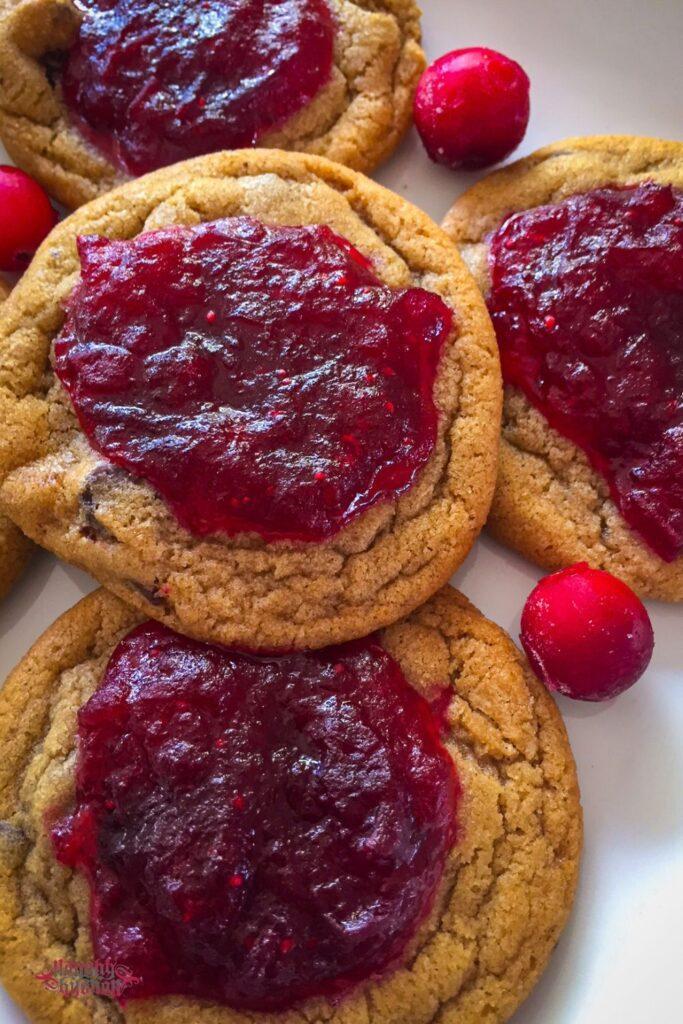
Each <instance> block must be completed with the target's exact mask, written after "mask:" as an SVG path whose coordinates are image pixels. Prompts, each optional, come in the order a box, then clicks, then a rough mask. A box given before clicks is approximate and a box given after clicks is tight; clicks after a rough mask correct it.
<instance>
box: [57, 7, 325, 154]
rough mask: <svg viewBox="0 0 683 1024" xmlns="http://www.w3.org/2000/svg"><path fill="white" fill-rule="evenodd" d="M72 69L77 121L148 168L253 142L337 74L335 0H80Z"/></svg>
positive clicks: (68, 81)
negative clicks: (334, 66) (330, 0)
mask: <svg viewBox="0 0 683 1024" xmlns="http://www.w3.org/2000/svg"><path fill="white" fill-rule="evenodd" d="M78 7H79V9H80V10H81V11H82V15H83V20H82V23H81V26H80V29H79V32H78V36H77V39H76V41H75V43H74V45H73V47H72V48H71V50H70V52H69V54H68V57H67V61H66V65H65V68H64V72H63V75H62V89H63V94H64V99H65V101H66V104H67V107H68V109H69V111H70V113H71V114H72V116H73V118H74V120H75V122H76V124H77V125H78V126H79V127H82V128H84V129H85V134H86V136H87V137H88V138H90V140H91V141H92V142H94V143H95V144H96V145H98V146H99V147H100V148H101V149H103V150H104V152H105V153H106V154H107V156H108V157H109V158H110V159H112V160H113V161H114V162H115V163H117V164H119V165H120V166H122V167H123V168H124V169H125V170H127V171H128V172H130V173H131V174H144V173H145V172H146V171H151V170H154V169H155V168H156V167H161V166H163V165H165V164H172V163H175V162H176V161H177V160H184V159H186V158H187V157H191V156H199V155H201V154H202V153H213V152H216V151H217V150H220V149H236V148H239V147H240V146H253V145H255V144H256V143H257V142H258V141H259V139H260V138H261V137H262V136H263V135H264V134H265V133H266V132H269V131H272V130H273V129H275V128H278V127H280V126H281V125H282V124H283V123H284V122H285V121H287V120H288V119H289V118H291V117H292V116H293V115H294V114H296V113H298V111H299V110H301V109H302V108H303V107H305V106H306V105H307V104H308V103H309V102H310V100H311V99H312V98H313V97H314V96H315V95H316V93H317V92H318V91H319V90H320V89H321V87H322V86H324V85H325V84H326V83H327V81H328V79H329V77H330V74H331V70H332V52H333V45H334V35H335V26H334V20H333V17H332V14H331V11H330V9H329V7H328V5H327V2H326V0H193V2H191V3H188V2H183V0H78Z"/></svg>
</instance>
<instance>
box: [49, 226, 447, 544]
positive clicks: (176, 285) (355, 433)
mask: <svg viewBox="0 0 683 1024" xmlns="http://www.w3.org/2000/svg"><path fill="white" fill-rule="evenodd" d="M79 249H80V255H81V267H82V280H81V283H80V284H78V285H77V286H76V288H75V289H74V291H73V293H72V295H71V298H70V300H69V305H68V313H67V319H66V324H65V327H64V329H63V331H62V333H61V334H60V335H59V337H58V338H57V340H56V342H55V365H56V370H57V373H58V375H59V377H60V379H61V381H62V382H63V383H64V385H65V386H66V388H67V390H68V391H69V394H70V396H71V400H72V402H73V404H74V407H75V409H76V412H77V414H78V417H79V419H80V422H81V425H82V427H83V430H84V431H85V433H86V434H87V436H88V438H89V440H90V442H91V444H92V445H93V446H94V447H95V448H96V449H97V450H98V451H100V452H102V453H103V454H104V455H106V456H107V457H108V458H109V459H110V460H111V461H112V462H115V463H116V464H117V465H119V466H122V467H123V468H125V469H127V470H128V471H129V472H131V473H132V474H133V475H135V476H138V477H142V478H143V479H145V480H147V481H148V482H149V483H150V484H151V485H152V486H153V487H155V488H156V490H157V491H158V492H159V493H160V494H161V495H162V497H164V498H165V499H166V501H167V502H168V504H169V505H170V507H171V508H172V510H173V512H174V513H175V515H176V517H177V518H178V520H179V521H180V523H181V524H182V525H183V526H185V527H186V529H188V530H191V531H192V532H193V533H195V534H198V535H203V534H207V533H214V532H218V531H220V532H223V533H227V534H235V533H238V532H243V531H255V532H257V533H259V534H260V535H261V536H262V537H264V538H266V539H268V540H276V539H283V538H291V539H298V540H310V541H318V540H323V539H325V538H327V537H330V536H332V535H333V534H335V533H336V532H337V531H338V530H340V529H341V528H342V527H343V526H344V525H345V524H347V523H348V522H350V521H351V520H352V519H353V518H355V517H356V516H358V515H359V514H360V513H361V512H363V511H365V510H366V509H368V508H370V507H371V506H373V505H375V504H376V503H377V502H380V501H385V500H389V499H391V498H393V497H395V496H396V495H398V494H400V493H401V492H403V491H405V490H406V488H408V487H409V486H410V484H411V483H412V482H413V480H414V479H415V476H416V474H417V473H418V472H419V470H420V469H422V467H423V466H424V465H425V463H426V462H427V460H428V459H429V457H430V455H431V453H432V451H433V449H434V444H435V439H436V425H437V412H436V408H435V405H434V399H433V390H434V381H435V377H436V371H437V365H438V361H439V356H440V352H441V347H442V344H443V342H444V340H445V339H446V338H447V337H448V334H449V332H450V330H451V326H452V312H451V310H450V309H449V307H448V306H446V305H445V304H444V302H443V301H442V300H441V299H440V298H439V296H438V295H435V294H433V293H431V292H427V291H424V290H422V289H421V288H409V289H393V288H390V287H388V286H387V285H384V284H382V283H381V281H379V279H378V278H377V277H376V275H375V274H374V273H373V271H372V269H371V267H370V264H369V262H368V260H366V259H365V258H364V257H363V256H362V255H361V253H360V252H358V251H357V250H356V249H354V248H353V246H351V245H350V244H349V243H348V242H347V241H346V240H345V239H343V238H341V237H340V236H339V235H335V234H334V233H333V232H332V231H331V230H330V229H329V228H327V227H321V226H315V227H273V226H266V225H264V224H261V223H260V222H258V221H255V220H252V219H250V218H247V217H237V218H231V219H226V220H221V221H215V222H213V223H209V224H202V225H200V226H198V227H194V228H178V227H174V228H169V229H164V230H161V231H155V232H149V233H148V234H144V235H140V236H138V237H137V238H135V239H133V240H132V241H125V242H111V241H108V240H107V239H105V238H86V239H81V240H80V243H79ZM209 481H210V486H207V483H208V482H209Z"/></svg>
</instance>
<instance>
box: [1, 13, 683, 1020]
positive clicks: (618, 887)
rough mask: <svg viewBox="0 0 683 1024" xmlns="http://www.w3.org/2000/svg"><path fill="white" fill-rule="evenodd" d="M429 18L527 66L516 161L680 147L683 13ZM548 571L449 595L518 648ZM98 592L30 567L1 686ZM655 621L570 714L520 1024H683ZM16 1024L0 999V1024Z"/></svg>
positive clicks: (530, 571)
mask: <svg viewBox="0 0 683 1024" xmlns="http://www.w3.org/2000/svg"><path fill="white" fill-rule="evenodd" d="M422 6H423V8H424V19H423V27H424V40H425V47H426V50H427V54H428V56H429V58H430V60H431V59H433V58H435V57H437V56H439V55H441V54H442V53H444V52H445V51H446V50H449V49H454V48H456V47H461V46H470V45H483V46H490V47H493V48H495V49H500V50H502V51H503V52H505V53H507V54H508V55H509V56H511V57H514V58H515V59H517V60H519V61H520V63H521V64H522V65H523V66H524V68H525V69H526V71H527V73H528V74H529V76H530V78H531V84H532V114H531V122H530V126H529V132H528V134H527V137H526V139H525V140H524V142H523V144H522V146H521V147H520V150H519V153H518V155H524V154H525V153H527V152H529V151H531V150H532V149H535V148H537V147H538V146H539V145H541V144H543V143H546V142H550V141H553V140H555V139H559V138H562V137H563V136H567V135H573V134H576V135H579V134H583V135H586V134H591V133H609V132H613V133H633V134H642V135H660V136H663V137H665V138H679V139H680V138H683V124H682V123H681V121H682V113H683V101H682V96H683V60H682V57H681V52H682V44H683V0H649V2H648V0H571V2H567V0H506V2H505V0H422ZM0 157H2V158H3V159H4V154H3V153H2V151H1V150H0ZM377 177H378V178H379V179H380V181H382V182H383V183H384V184H386V185H388V186H389V187H390V188H393V189H394V190H396V191H398V192H399V193H401V194H403V195H405V196H407V197H408V198H409V199H411V200H412V201H413V202H415V203H417V204H418V205H419V206H422V207H423V208H424V209H425V210H426V211H427V212H428V213H430V214H431V215H432V216H433V217H434V218H435V219H437V220H440V219H441V217H442V216H443V215H444V214H445V212H446V210H447V209H448V207H449V205H450V203H451V202H452V200H453V198H454V197H455V196H456V195H457V194H458V193H459V192H460V191H462V190H463V189H464V188H465V187H466V186H467V185H468V184H469V183H470V182H471V181H472V180H474V179H473V177H472V176H467V175H456V174H453V173H452V172H449V171H446V170H444V169H442V168H437V167H435V166H434V165H432V164H430V163H429V161H428V160H427V158H426V156H425V155H424V153H423V151H422V149H421V146H420V144H419V142H418V140H417V138H416V137H415V135H414V133H413V135H411V137H410V138H409V139H408V140H407V141H406V143H405V144H404V145H403V147H402V148H401V150H400V151H399V152H398V153H397V154H396V155H395V156H394V158H393V159H392V161H391V162H390V163H388V164H387V165H385V166H384V167H383V168H382V169H381V171H380V172H379V174H378V175H377ZM539 575H540V573H539V572H538V571H537V570H536V569H535V568H534V567H533V566H531V565H529V564H527V563H525V562H524V561H523V560H522V559H520V558H518V557H516V556H515V555H512V554H510V553H508V552H506V551H504V550H503V549H501V548H500V547H498V546H497V545H496V544H495V543H494V542H493V541H492V540H491V539H489V538H487V537H484V538H483V539H482V540H481V541H480V542H479V544H478V546H477V547H476V548H475V550H474V551H473V552H472V553H471V555H470V557H469V559H468V560H467V562H466V564H465V565H464V566H463V568H462V569H461V570H460V572H459V573H458V574H457V575H456V576H455V578H454V583H455V584H456V585H457V586H458V587H460V588H461V589H462V590H463V591H464V592H465V593H466V594H467V596H468V597H470V598H471V599H472V600H473V601H474V602H475V603H476V604H477V605H478V606H479V607H480V608H481V609H482V610H483V611H484V612H485V613H486V614H487V615H488V616H489V617H490V618H492V619H495V620H496V621H497V622H499V623H500V624H501V625H502V626H504V627H505V628H506V629H508V630H510V631H511V632H512V634H513V636H515V637H516V636H517V632H518V620H519V613H520V611H521V608H522V605H523V603H524V600H525V598H526V596H527V594H528V592H529V590H530V589H531V587H532V586H533V584H534V582H535V580H536V579H537V578H538V577H539ZM92 587H93V584H92V582H91V581H90V580H89V578H88V577H87V576H85V575H84V574H83V573H81V572H79V571H78V570H76V569H72V568H70V567H68V566H64V565H58V564H57V563H56V561H55V560H54V559H53V558H52V557H51V556H49V555H47V554H45V553H41V554H40V555H38V556H37V557H36V558H35V559H34V561H33V562H32V564H31V566H30V568H29V571H28V572H27V573H26V575H25V576H24V578H23V580H22V581H21V582H20V583H19V584H18V585H17V587H16V589H15V590H14V591H13V593H12V595H11V596H10V598H9V599H8V600H7V601H6V602H5V604H4V605H3V606H2V607H1V608H0V678H2V677H3V676H4V674H5V673H6V672H7V671H9V669H10V668H12V666H13V665H14V664H15V663H16V662H17V660H18V659H19V658H20V657H21V656H22V655H23V654H24V653H25V652H26V650H27V649H28V647H29V646H30V644H31V643H32V642H33V641H34V640H35V639H36V638H37V637H38V636H39V634H40V633H41V632H42V631H43V629H45V628H46V627H47V626H48V625H49V624H50V623H51V622H52V621H53V619H54V618H55V617H56V616H57V615H59V614H60V613H61V612H62V611H64V610H66V609H67V608H69V607H70V606H71V605H72V604H73V603H74V602H75V601H76V600H77V599H78V598H80V597H81V596H82V595H83V594H85V593H87V592H88V590H90V589H92ZM649 610H650V613H651V615H652V619H653V623H654V627H655V636H656V647H655V655H654V659H653V662H652V665H651V668H650V670H649V671H648V673H647V675H646V676H645V677H644V678H643V679H642V680H641V681H640V683H639V684H637V686H636V687H635V688H634V689H633V690H631V691H630V692H628V693H626V694H625V695H623V696H622V697H620V698H619V699H618V700H617V701H615V702H613V703H611V704H606V705H598V706H592V705H585V706H582V705H578V704H572V703H571V702H569V701H562V712H563V714H564V716H565V721H566V723H567V727H568V729H569V733H570V737H571V740H572V744H573V748H574V752H575V754H576V759H577V762H578V766H579V775H580V781H581V787H582V794H583V805H584V811H585V826H586V848H585V856H584V862H583V871H582V878H581V884H580V889H579V894H578V899H577V903H576V907H575V911H574V914H573V917H572V920H571V922H570V924H569V926H568V928H567V930H566V931H565V933H564V935H563V937H562V939H561V940H560V943H559V946H558V948H557V950H556V952H555V954H554V956H553V958H552V960H551V962H550V966H549V967H548V970H547V971H546V974H545V975H544V977H543V979H542V981H541V983H540V984H539V986H538V987H537V989H536V991H535V992H534V993H533V995H532V996H531V998H530V999H529V1000H528V1001H527V1003H526V1004H525V1005H524V1006H523V1007H522V1009H521V1010H519V1011H518V1013H517V1014H516V1016H515V1018H514V1024H650V1022H656V1024H681V1022H683V978H682V975H683V639H682V633H683V628H682V627H683V615H682V612H681V607H680V606H679V607H678V608H675V607H667V606H665V605H660V604H656V603H651V604H650V606H649ZM24 1019H25V1018H24V1017H23V1015H22V1014H21V1013H19V1012H18V1011H17V1010H16V1008H14V1007H13V1005H12V1004H11V1003H10V1001H9V999H8V998H7V997H6V996H4V994H3V993H2V991H0V1024H19V1022H22V1021H24ZM188 1024H191V1022H188Z"/></svg>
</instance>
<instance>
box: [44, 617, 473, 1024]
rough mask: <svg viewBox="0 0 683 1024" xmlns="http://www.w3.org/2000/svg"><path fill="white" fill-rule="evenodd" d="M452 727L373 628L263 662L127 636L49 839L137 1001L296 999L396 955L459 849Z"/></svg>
mask: <svg viewBox="0 0 683 1024" xmlns="http://www.w3.org/2000/svg"><path fill="white" fill-rule="evenodd" d="M340 667H341V671H339V668H340ZM440 725H441V722H440V721H439V719H438V718H437V717H436V716H435V715H434V713H433V712H432V710H431V708H430V705H429V704H428V702H427V701H426V700H425V699H424V698H423V697H421V696H420V695H419V694H418V693H417V691H416V690H414V689H413V687H412V686H410V684H409V683H408V682H407V681H406V679H405V678H404V676H403V674H402V673H401V670H400V668H399V666H398V664H397V663H396V662H395V661H394V660H393V659H392V658H391V657H390V656H389V655H388V654H387V652H386V651H385V650H384V649H383V648H382V647H381V646H380V644H379V643H378V642H377V641H376V640H374V639H368V640H362V641H357V642H355V643H351V644H345V645H344V646H340V647H336V648H329V649H327V650H322V651H313V652H308V653H296V654H287V655H279V656H269V657H255V656H252V655H248V654H244V653H237V652H235V651H229V650H226V649H224V648H218V647H212V646H209V645H205V644H200V643H196V642H195V641H192V640H188V639H186V638H185V637H181V636H179V635H178V634H177V633H173V632H171V631H170V630H168V629H166V628H165V627H163V626H160V625H158V624H156V623H148V624H145V625H142V626H139V627H138V628H137V629H135V630H134V631H133V632H132V633H129V634H128V636H127V637H125V638H124V639H123V640H122V641H121V643H120V644H119V646H118V648H117V649H116V651H115V652H114V654H113V655H112V657H111V660H110V662H109V665H108V666H107V669H106V671H105V674H104V678H103V680H102V683H101V685H100V687H99V689H98V690H97V691H96V692H95V694H94V695H93V696H92V697H91V699H90V700H89V701H88V703H87V704H86V705H85V706H84V707H83V708H82V709H81V711H80V713H79V727H78V736H79V761H78V768H77V774H76V807H75V808H74V811H73V813H72V814H71V815H70V816H68V817H67V818H66V819H65V820H63V821H61V822H59V823H58V824H57V825H56V826H55V828H54V830H53V840H54V843H55V846H56V851H57V854H58V857H59V858H60V860H62V861H63V862H64V863H66V864H69V865H71V866H72V867H75V868H79V869H81V870H83V871H84V872H85V874H86V877H87V879H88V881H89V883H90V887H91V896H92V898H91V911H90V920H91V927H92V937H93V944H94V947H95V953H96V955H97V956H98V957H99V958H100V959H107V958H109V959H111V960H113V961H115V962H117V963H124V964H126V966H127V967H128V968H129V970H131V971H132V972H133V974H134V975H135V977H136V979H138V981H137V982H136V984H135V986H134V987H132V988H130V989H128V990H127V991H126V993H125V995H126V998H128V997H132V998H140V997H143V996H161V995H166V994H170V993H177V994H183V995H190V996H194V997H196V998H199V999H208V1000H211V1001H212V1002H219V1003H223V1004H227V1005H229V1006H232V1007H234V1008H237V1009H250V1010H271V1011H272V1010H286V1009H288V1008H289V1007H291V1006H292V1004H293V1003H295V1002H298V1001H299V1000H302V999H306V998H308V997H311V996H315V995H327V996H330V997H332V998H337V997H339V996H340V995H342V994H343V993H344V992H345V991H347V990H348V989H349V988H351V987H352V986H354V985H355V984H357V983H358V982H361V981H363V980H364V979H366V978H369V977H372V976H376V975H377V974H378V973H382V972H383V971H385V970H387V969H389V968H391V967H392V966H394V965H395V963H396V961H397V959H398V958H400V957H401V955H402V953H403V951H404V950H405V948H406V944H407V943H408V942H409V941H410V939H411V937H412V936H413V935H414V933H415V930H416V928H417V927H418V926H419V924H420V922H421V921H422V920H423V918H424V916H425V914H426V913H427V911H428V909H429V907H430V905H431V903H432V900H433V897H434V893H435V890H436V887H437V886H438V884H439V881H440V879H441V877H442V873H443V868H444V863H445V859H446V857H447V855H448V853H449V851H450V849H451V848H452V845H453V843H454V841H455V840H456V812H457V806H458V798H459V784H458V779H457V775H456V771H455V768H454V764H453V760H452V758H451V756H450V754H449V753H448V751H447V750H446V749H445V748H444V746H443V745H442V740H441V735H440Z"/></svg>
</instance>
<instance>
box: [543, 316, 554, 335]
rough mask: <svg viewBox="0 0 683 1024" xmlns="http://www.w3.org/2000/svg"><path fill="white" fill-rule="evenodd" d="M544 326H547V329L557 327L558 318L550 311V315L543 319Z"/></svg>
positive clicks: (550, 329) (552, 329)
mask: <svg viewBox="0 0 683 1024" xmlns="http://www.w3.org/2000/svg"><path fill="white" fill-rule="evenodd" d="M543 326H544V327H545V329H546V331H554V330H555V328H556V327H557V319H556V318H555V317H554V316H553V315H552V314H551V313H549V314H548V316H546V317H545V318H544V320H543Z"/></svg>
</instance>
